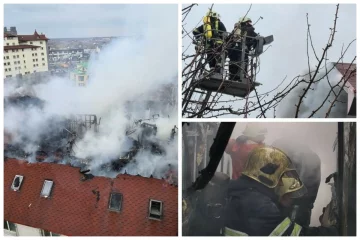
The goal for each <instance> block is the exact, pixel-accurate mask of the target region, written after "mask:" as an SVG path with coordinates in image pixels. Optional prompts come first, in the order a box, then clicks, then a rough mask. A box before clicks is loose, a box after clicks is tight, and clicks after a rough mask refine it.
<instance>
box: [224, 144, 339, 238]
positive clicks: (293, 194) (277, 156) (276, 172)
mask: <svg viewBox="0 0 360 240" xmlns="http://www.w3.org/2000/svg"><path fill="white" fill-rule="evenodd" d="M306 192H307V190H306V187H305V185H304V184H303V183H302V182H301V180H300V177H299V175H298V174H297V172H296V170H295V167H294V166H293V164H292V162H291V160H290V158H289V157H288V156H286V154H285V153H284V152H282V151H281V150H279V149H277V148H274V147H259V148H256V149H254V150H253V151H252V152H251V153H250V155H249V158H248V161H247V162H246V166H245V168H244V171H243V173H242V176H241V177H240V178H239V179H237V180H236V181H234V182H232V183H230V184H229V190H228V198H229V199H230V200H229V203H228V204H227V207H226V210H225V214H224V216H225V222H224V228H223V230H222V233H223V235H225V236H300V235H304V236H323V235H329V236H333V235H337V228H336V226H334V224H335V222H336V221H332V220H331V219H330V214H329V208H328V207H327V208H326V209H325V211H324V214H323V215H322V217H321V218H320V222H321V225H322V226H320V227H304V226H301V225H300V224H298V223H297V211H298V205H297V200H298V199H300V198H301V197H302V196H304V195H305V194H306Z"/></svg>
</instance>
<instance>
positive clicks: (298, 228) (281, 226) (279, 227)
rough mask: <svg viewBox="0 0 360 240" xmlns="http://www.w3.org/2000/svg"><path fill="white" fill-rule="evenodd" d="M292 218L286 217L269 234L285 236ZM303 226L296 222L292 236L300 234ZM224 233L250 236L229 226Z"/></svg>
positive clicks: (226, 234)
mask: <svg viewBox="0 0 360 240" xmlns="http://www.w3.org/2000/svg"><path fill="white" fill-rule="evenodd" d="M291 224H292V223H291V220H290V218H285V219H284V220H283V221H282V222H281V223H280V224H279V225H277V227H276V228H275V229H274V230H273V231H272V232H271V233H270V235H269V236H283V234H284V233H285V232H286V230H287V229H288V228H289V227H290V226H291ZM301 229H302V227H301V226H300V225H299V224H297V223H294V228H293V230H292V232H291V235H290V236H299V235H300V232H301ZM224 235H225V236H238V237H241V236H248V234H246V233H244V232H241V231H237V230H234V229H231V228H228V227H225V229H224Z"/></svg>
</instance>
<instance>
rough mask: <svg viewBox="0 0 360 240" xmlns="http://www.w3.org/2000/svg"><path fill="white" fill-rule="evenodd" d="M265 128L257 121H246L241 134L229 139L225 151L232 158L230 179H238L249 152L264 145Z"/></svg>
mask: <svg viewBox="0 0 360 240" xmlns="http://www.w3.org/2000/svg"><path fill="white" fill-rule="evenodd" d="M266 134H267V129H266V128H265V127H263V125H262V124H259V123H248V124H247V125H246V127H245V130H244V131H243V134H242V135H241V136H239V137H238V138H237V139H236V140H235V139H230V140H229V143H228V145H227V146H226V149H225V152H226V153H227V154H229V155H230V156H231V159H232V179H233V180H235V179H238V178H239V177H240V176H241V172H242V171H243V169H244V166H245V163H246V161H247V158H248V155H249V153H250V152H251V151H252V150H253V149H255V148H257V147H259V146H264V140H265V136H266Z"/></svg>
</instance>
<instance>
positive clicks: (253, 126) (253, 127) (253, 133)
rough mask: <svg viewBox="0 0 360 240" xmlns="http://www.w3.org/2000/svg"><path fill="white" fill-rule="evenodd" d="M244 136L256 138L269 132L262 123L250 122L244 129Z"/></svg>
mask: <svg viewBox="0 0 360 240" xmlns="http://www.w3.org/2000/svg"><path fill="white" fill-rule="evenodd" d="M243 134H244V136H247V137H250V138H255V137H257V136H261V135H265V134H267V129H266V128H265V127H263V124H261V123H248V124H246V127H245V130H244V131H243Z"/></svg>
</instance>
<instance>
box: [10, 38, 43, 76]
mask: <svg viewBox="0 0 360 240" xmlns="http://www.w3.org/2000/svg"><path fill="white" fill-rule="evenodd" d="M14 39H15V40H14ZM8 44H9V45H8ZM14 45H19V42H18V38H17V37H12V38H9V37H5V38H4V46H14ZM20 45H33V46H39V47H38V48H24V49H9V50H5V49H4V76H5V77H15V76H16V75H17V74H22V75H25V74H31V73H34V72H46V71H48V70H49V65H48V54H47V42H46V41H45V40H37V41H27V42H24V43H21V44H20Z"/></svg>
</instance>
